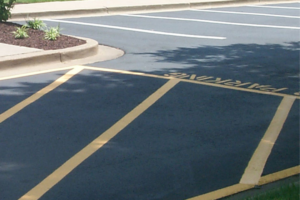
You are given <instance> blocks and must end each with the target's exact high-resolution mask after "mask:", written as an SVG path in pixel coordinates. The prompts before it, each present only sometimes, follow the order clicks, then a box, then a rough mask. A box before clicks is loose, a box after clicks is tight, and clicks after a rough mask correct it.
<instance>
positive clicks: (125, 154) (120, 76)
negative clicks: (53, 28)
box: [0, 67, 299, 199]
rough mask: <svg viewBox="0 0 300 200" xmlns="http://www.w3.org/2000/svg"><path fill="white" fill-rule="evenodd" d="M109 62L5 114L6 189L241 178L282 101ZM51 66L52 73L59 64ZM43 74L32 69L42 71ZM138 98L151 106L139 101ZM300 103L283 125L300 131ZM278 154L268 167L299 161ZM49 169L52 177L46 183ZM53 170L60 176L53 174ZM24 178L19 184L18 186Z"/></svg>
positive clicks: (80, 194) (167, 190)
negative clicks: (109, 67) (111, 67)
mask: <svg viewBox="0 0 300 200" xmlns="http://www.w3.org/2000/svg"><path fill="white" fill-rule="evenodd" d="M83 68H85V67H83ZM92 69H94V70H97V71H91V70H92ZM102 70H104V71H102ZM71 71H72V70H71ZM105 71H106V72H105ZM107 71H109V70H106V69H99V68H91V67H86V69H85V70H84V71H81V72H80V73H79V74H76V75H75V76H74V77H73V78H71V79H70V80H68V81H67V82H66V83H64V84H63V85H61V86H59V87H57V88H55V89H54V90H53V91H51V92H50V93H49V94H45V95H44V96H43V97H42V98H41V99H39V100H38V101H36V102H34V103H32V104H29V105H28V106H27V107H25V108H24V109H22V110H20V112H18V113H16V114H15V115H13V116H12V117H10V118H8V119H6V120H5V121H4V122H2V123H1V127H0V128H1V132H9V134H8V135H4V136H2V139H1V141H2V145H1V146H2V147H3V148H4V149H5V151H3V152H2V153H1V154H2V155H1V157H2V158H3V159H2V160H3V162H2V163H1V165H2V168H3V170H2V171H4V176H3V177H4V179H2V180H3V182H2V184H1V185H3V187H2V188H3V194H4V196H5V198H7V199H9V198H11V197H13V198H18V197H19V196H20V195H22V194H24V193H25V192H26V191H28V190H29V189H31V188H34V189H35V188H36V191H33V192H31V193H29V194H27V195H29V196H30V195H33V196H34V195H39V193H42V194H44V193H46V194H45V195H44V196H43V197H42V199H53V198H62V199H64V198H70V197H72V199H76V198H84V197H87V196H89V198H96V197H97V198H98V197H101V198H105V199H106V198H122V199H140V198H164V199H186V198H191V197H194V196H198V195H201V194H205V193H208V192H211V191H214V190H218V189H220V188H225V187H228V186H231V185H234V184H237V183H239V180H240V178H241V176H242V175H243V174H244V170H245V168H246V167H247V164H248V162H249V160H250V159H251V157H252V153H253V152H254V151H255V149H256V147H257V145H258V144H259V142H260V139H261V138H262V137H263V135H264V133H265V130H266V129H267V128H268V126H269V123H270V121H271V120H272V118H273V116H274V114H275V112H276V109H277V107H278V105H279V104H280V102H281V101H282V97H281V96H277V95H268V94H265V95H264V94H259V93H257V92H247V91H239V90H234V89H233V90H231V89H230V88H222V87H218V85H217V84H215V86H217V87H214V83H213V84H209V85H205V84H195V83H196V82H188V81H190V80H191V79H180V78H181V77H177V78H176V77H174V76H173V77H172V76H166V75H165V76H157V75H151V74H142V73H134V72H125V71H113V72H107ZM126 73H128V74H126ZM55 74H63V73H62V72H61V71H59V72H56V73H55ZM45 75H46V74H42V75H41V76H42V77H43V76H44V77H45ZM49 75H50V77H52V78H53V73H50V74H49ZM39 76H40V75H35V76H34V77H31V79H35V77H36V79H35V80H41V79H40V78H41V77H39ZM50 77H47V79H50ZM173 78H176V79H178V78H179V79H178V80H179V81H180V80H181V82H179V83H174V84H172V86H170V87H168V88H167V89H166V91H164V92H165V94H162V95H160V96H158V97H156V96H157V94H156V95H154V97H152V98H156V99H155V100H151V101H152V104H153V105H152V104H150V105H147V104H149V103H145V102H146V101H147V99H149V98H150V97H151V96H153V94H152V95H151V93H152V92H154V94H155V93H156V92H155V90H156V91H157V89H158V88H160V87H161V86H162V85H163V87H164V85H167V84H168V83H169V82H170V81H171V80H173ZM195 78H196V77H195ZM168 79H170V81H167V80H168ZM186 80H188V81H186ZM191 81H193V80H191ZM36 82H38V81H36ZM36 84H38V83H36ZM33 85H34V84H33ZM50 85H51V84H50ZM46 87H47V86H46ZM253 91H255V90H253ZM160 93H161V92H160ZM87 96H88V98H87ZM187 97H190V98H187ZM29 98H30V97H29ZM144 99H146V100H144ZM143 100H144V101H143ZM156 101H157V102H156ZM141 102H142V103H141ZM139 103H140V104H141V105H142V106H141V107H144V106H146V108H141V107H139V106H140V105H139V106H136V105H138V104H139ZM143 104H145V105H143ZM151 105H152V106H151ZM116 106H117V107H116ZM135 106H136V108H134V107H135ZM147 106H148V107H147ZM49 108H51V109H49ZM133 108H134V110H135V109H137V110H142V111H140V113H138V114H131V113H135V112H138V111H131V110H132V109H133ZM296 109H297V108H296V107H295V106H294V108H293V109H292V110H293V112H291V114H290V117H289V118H292V120H288V121H289V123H292V125H293V126H291V128H290V126H288V128H285V129H284V132H285V133H286V134H288V135H294V136H293V137H295V132H294V131H295V129H297V127H296V128H295V126H296V125H297V122H295V118H297V117H299V115H298V113H296V111H295V110H296ZM127 113H128V114H127ZM129 115H135V117H132V116H129ZM123 116H124V117H123ZM241 116H242V117H241ZM1 117H3V116H1ZM132 118H133V119H132ZM119 119H121V120H119ZM118 120H119V121H118ZM122 120H123V121H122ZM32 122H34V125H33V124H32ZM118 123H121V124H124V123H125V125H120V124H119V125H117V127H119V128H117V131H115V133H113V134H112V136H109V137H110V139H108V140H103V139H102V138H101V137H102V136H104V137H105V134H107V131H106V130H108V131H109V130H110V129H111V128H112V127H114V126H116V124H118ZM295 123H296V124H295ZM113 124H115V125H113ZM112 125H113V126H112ZM111 126H112V127H111ZM110 127H111V128H110ZM120 127H121V128H120ZM20 130H21V131H20ZM102 133H103V134H102ZM110 134H111V133H108V135H110ZM99 135H100V136H99ZM97 137H98V139H99V141H97V142H96V143H97V144H98V146H97V147H95V146H93V147H92V148H95V149H94V151H93V152H92V153H87V154H86V155H85V156H83V157H84V158H82V159H79V160H81V161H79V162H78V163H76V164H74V163H73V164H72V162H71V164H68V167H67V168H69V169H68V170H67V169H64V170H62V171H65V170H67V171H68V172H65V173H58V172H57V170H59V169H60V168H61V167H63V165H61V164H62V163H64V162H66V161H67V160H68V159H69V160H72V159H73V158H74V157H76V158H75V160H78V156H77V155H78V154H80V152H82V151H84V149H85V148H87V147H89V146H90V145H91V144H93V142H94V141H95V140H94V139H95V138H97ZM287 138H288V139H290V137H287ZM93 140H94V141H93ZM96 140H97V139H96ZM91 141H93V142H92V143H90V142H91ZM94 143H95V142H94ZM99 143H100V144H99ZM281 147H283V148H286V149H285V150H287V151H284V153H287V154H289V153H292V152H293V151H295V150H296V149H298V146H297V144H295V143H294V145H291V146H289V147H287V144H286V143H285V142H283V143H282V146H281ZM98 149H100V150H98ZM97 150H98V151H97ZM96 151H97V152H96ZM279 151H280V149H279ZM78 152H79V153H78ZM94 152H95V153H94ZM281 152H282V150H281ZM93 153H94V154H93ZM82 154H84V153H82ZM273 154H274V155H273V157H275V162H273V161H272V160H271V161H270V163H271V165H269V166H268V169H267V170H271V171H272V172H274V171H276V170H278V171H281V170H284V169H286V168H285V167H289V166H291V165H293V164H297V157H296V156H292V157H291V158H290V162H287V163H286V164H283V165H281V167H279V166H278V165H274V163H277V162H282V161H283V160H282V159H283V158H281V159H280V158H279V159H278V156H279V157H280V156H281V155H280V152H279V153H277V152H276V151H275V153H273ZM70 158H71V159H70ZM237 158H238V159H237ZM284 159H285V158H284ZM69 160H68V161H69ZM68 161H67V162H68ZM65 164H66V163H65ZM65 164H64V165H65ZM70 165H71V166H70ZM78 165H79V166H78ZM77 166H78V167H77ZM220 166H222V167H220ZM55 170H56V171H55ZM37 172H38V173H37ZM52 172H53V173H54V174H51V173H52ZM69 172H70V174H68V173H69ZM50 174H51V175H50ZM62 174H63V175H62ZM48 175H50V176H48ZM47 176H48V177H47ZM65 176H66V177H65ZM5 177H6V178H5ZM12 177H14V178H13V179H12ZM45 177H47V178H46V179H45V180H46V183H45V184H46V185H44V186H41V187H39V185H41V184H42V185H43V182H41V183H40V181H41V180H42V179H44V178H45ZM51 177H52V178H51ZM49 178H50V179H52V180H49V181H48V183H47V179H49ZM53 179H58V180H57V181H54V184H53V183H51V182H53ZM61 179H62V181H60V180H61ZM12 180H14V182H13V183H11V184H5V183H7V181H10V182H11V181H12ZM45 180H44V181H45ZM91 180H92V183H91V182H90V181H91ZM212 180H213V181H212ZM209 182H211V184H208V183H209ZM216 182H217V183H218V184H217V183H216ZM56 183H57V184H56ZM51 184H53V185H51ZM16 185H17V186H18V187H17V188H20V190H18V192H14V195H15V196H12V193H11V191H13V190H15V188H16V187H15V186H16ZM34 186H36V187H34ZM52 186H54V187H53V189H50V188H51V187H52ZM45 187H46V188H48V189H50V191H48V189H46V190H45V189H43V188H45ZM99 187H100V188H105V190H101V189H100V190H99V189H98V188H99ZM74 188H77V189H76V191H74ZM131 190H134V191H136V192H135V193H131V192H128V191H131ZM71 191H72V192H71ZM25 197H26V195H25V196H24V198H25Z"/></svg>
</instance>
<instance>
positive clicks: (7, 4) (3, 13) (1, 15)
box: [0, 0, 16, 22]
mask: <svg viewBox="0 0 300 200" xmlns="http://www.w3.org/2000/svg"><path fill="white" fill-rule="evenodd" d="M15 1H16V0H0V22H3V21H4V22H5V21H7V20H8V19H9V18H10V17H11V13H10V10H11V9H12V8H13V7H14V2H15Z"/></svg>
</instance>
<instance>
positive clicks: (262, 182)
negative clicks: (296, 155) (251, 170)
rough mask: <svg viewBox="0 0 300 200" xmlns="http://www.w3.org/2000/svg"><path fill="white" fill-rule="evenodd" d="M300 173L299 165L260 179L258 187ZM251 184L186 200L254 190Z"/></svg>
mask: <svg viewBox="0 0 300 200" xmlns="http://www.w3.org/2000/svg"><path fill="white" fill-rule="evenodd" d="M299 173H300V165H298V166H295V167H292V168H289V169H285V170H282V171H279V172H275V173H273V174H269V175H266V176H263V177H261V178H260V180H259V183H258V185H260V186H262V185H265V184H268V183H272V182H275V181H278V180H281V179H284V178H288V177H291V176H294V175H297V174H299ZM254 187H255V185H253V184H241V183H239V184H235V185H232V186H229V187H225V188H222V189H219V190H215V191H212V192H209V193H206V194H202V195H199V196H196V197H192V198H189V199H188V200H215V199H220V198H224V197H227V196H230V195H233V194H236V193H239V192H243V191H246V190H249V189H251V188H254Z"/></svg>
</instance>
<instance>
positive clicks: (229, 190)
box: [188, 184, 254, 200]
mask: <svg viewBox="0 0 300 200" xmlns="http://www.w3.org/2000/svg"><path fill="white" fill-rule="evenodd" d="M253 187H254V185H247V184H236V185H232V186H229V187H226V188H222V189H219V190H216V191H213V192H209V193H206V194H203V195H199V196H196V197H193V198H190V199H188V200H214V199H220V198H223V197H226V196H229V195H232V194H236V193H238V192H242V191H245V190H248V189H251V188H253Z"/></svg>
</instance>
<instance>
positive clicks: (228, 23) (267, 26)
mask: <svg viewBox="0 0 300 200" xmlns="http://www.w3.org/2000/svg"><path fill="white" fill-rule="evenodd" d="M121 16H129V17H141V18H151V19H168V20H178V21H191V22H204V23H213V24H226V25H234V26H251V27H260V28H278V29H296V30H299V29H300V27H293V26H273V25H261V24H244V23H234V22H223V21H212V20H202V19H188V18H175V17H159V16H148V15H130V14H126V15H121Z"/></svg>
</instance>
